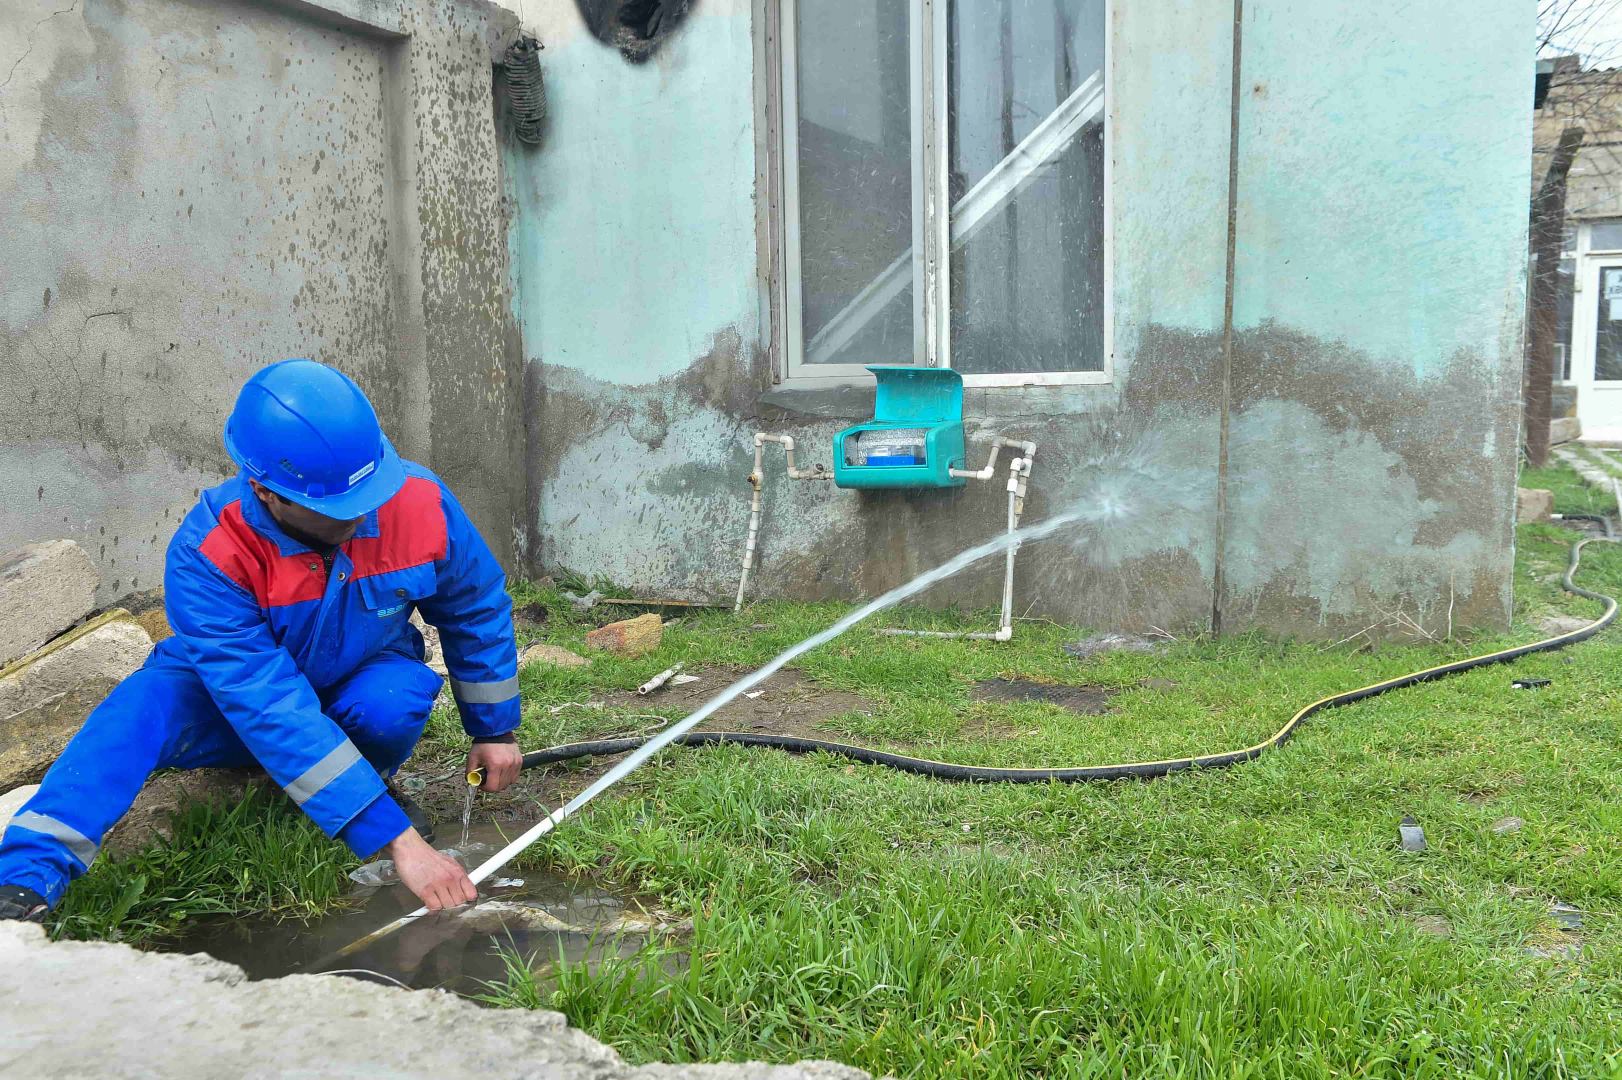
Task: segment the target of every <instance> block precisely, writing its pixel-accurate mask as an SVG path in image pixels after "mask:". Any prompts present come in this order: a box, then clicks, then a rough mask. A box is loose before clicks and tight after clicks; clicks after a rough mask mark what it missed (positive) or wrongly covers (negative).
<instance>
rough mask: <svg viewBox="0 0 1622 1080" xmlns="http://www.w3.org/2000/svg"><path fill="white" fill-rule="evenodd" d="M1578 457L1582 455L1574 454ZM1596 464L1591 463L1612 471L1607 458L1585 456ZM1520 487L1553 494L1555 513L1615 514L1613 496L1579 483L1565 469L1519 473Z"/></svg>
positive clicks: (1573, 475)
mask: <svg viewBox="0 0 1622 1080" xmlns="http://www.w3.org/2000/svg"><path fill="white" fill-rule="evenodd" d="M1578 453H1579V454H1581V453H1582V451H1580V450H1579V451H1578ZM1588 456H1591V457H1593V458H1597V459H1598V460H1596V461H1594V462H1593V463H1594V464H1596V465H1598V466H1599V467H1600V468H1602V469H1604V470H1606V471H1608V472H1609V471H1612V468H1613V463H1612V462H1611V461H1610V460H1608V456H1607V455H1603V454H1592V455H1588ZM1520 486H1521V487H1523V488H1546V489H1548V490H1549V491H1551V492H1553V493H1554V504H1555V507H1556V509H1558V510H1559V511H1561V512H1563V513H1567V514H1614V513H1616V496H1615V495H1613V494H1612V493H1611V492H1609V491H1605V490H1603V489H1600V488H1595V487H1591V486H1589V485H1588V484H1586V483H1584V482H1583V478H1582V477H1580V476H1578V475H1577V473H1576V471H1575V470H1573V469H1571V468H1569V467H1568V466H1565V465H1559V464H1552V465H1550V466H1549V467H1548V468H1544V469H1524V470H1522V471H1521V479H1520Z"/></svg>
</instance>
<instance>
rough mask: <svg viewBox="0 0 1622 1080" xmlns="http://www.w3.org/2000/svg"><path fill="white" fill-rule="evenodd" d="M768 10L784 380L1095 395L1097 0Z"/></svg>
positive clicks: (1101, 179)
mask: <svg viewBox="0 0 1622 1080" xmlns="http://www.w3.org/2000/svg"><path fill="white" fill-rule="evenodd" d="M781 3H782V8H781V13H782V15H781V33H780V43H781V50H782V53H781V66H782V85H781V101H782V116H783V121H782V124H781V130H782V132H783V140H782V157H781V163H782V174H781V184H782V193H783V220H782V253H783V260H782V265H783V267H784V272H783V274H782V282H781V293H780V297H779V299H780V302H781V304H782V309H783V316H784V317H783V349H784V354H785V356H786V357H787V360H788V363H787V369H788V375H789V377H790V378H816V377H834V378H849V377H851V376H853V375H858V374H861V373H862V369H863V367H864V366H865V365H868V364H907V363H915V364H928V365H939V366H950V367H954V368H957V369H958V370H960V371H962V372H963V374H964V377H965V380H966V381H967V382H969V383H970V384H980V385H1023V384H1031V383H1067V382H1101V381H1104V380H1105V379H1106V378H1107V377H1108V364H1107V358H1108V336H1109V322H1108V307H1107V303H1106V290H1107V281H1106V274H1107V271H1106V267H1107V259H1106V252H1105V197H1106V182H1105V174H1106V154H1105V123H1104V116H1105V109H1104V70H1105V55H1104V54H1105V45H1104V41H1105V25H1106V23H1105V10H1104V0H819V2H817V3H816V4H814V5H813V4H812V3H811V0H781Z"/></svg>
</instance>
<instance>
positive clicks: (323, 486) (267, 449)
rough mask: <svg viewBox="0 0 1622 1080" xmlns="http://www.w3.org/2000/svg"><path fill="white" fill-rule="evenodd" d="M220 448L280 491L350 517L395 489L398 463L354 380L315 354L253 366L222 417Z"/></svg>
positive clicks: (399, 479) (401, 476)
mask: <svg viewBox="0 0 1622 1080" xmlns="http://www.w3.org/2000/svg"><path fill="white" fill-rule="evenodd" d="M225 450H226V453H228V454H230V455H231V460H232V461H235V462H236V463H237V464H238V465H240V466H241V467H242V470H243V471H244V472H245V473H247V474H248V475H249V476H251V477H253V478H254V479H255V480H257V481H259V482H260V483H261V484H264V485H265V486H266V487H267V488H269V489H270V490H272V491H274V492H276V493H277V494H278V495H281V496H283V497H284V498H287V499H290V500H291V501H293V502H296V503H298V504H299V505H300V506H306V507H309V508H310V509H311V510H314V511H316V512H317V513H320V514H325V515H327V516H328V517H332V518H338V519H340V520H344V521H347V520H350V519H352V518H358V517H361V516H362V515H365V514H369V513H371V512H372V511H373V510H376V509H377V508H378V507H380V506H382V505H383V504H384V503H386V502H388V501H389V500H390V499H391V498H393V497H394V494H395V492H397V491H399V490H400V487H401V485H403V484H404V483H405V469H404V467H403V466H402V465H401V464H400V455H399V454H397V453H395V452H394V447H393V445H392V444H390V442H389V440H388V437H387V436H385V435H384V434H383V428H382V427H381V426H380V425H379V424H378V422H377V413H376V411H374V410H373V409H372V403H371V402H369V401H367V400H366V395H365V394H363V393H362V392H361V389H360V387H359V386H356V385H355V380H353V379H351V378H350V377H349V376H348V375H345V374H344V373H343V372H341V371H339V370H337V369H336V368H330V367H328V366H327V365H325V364H318V363H316V362H315V361H314V360H283V361H281V362H280V363H276V364H272V365H270V366H269V367H267V368H265V369H263V370H261V371H258V372H256V373H255V374H254V375H253V377H252V378H250V379H249V380H248V381H247V383H245V384H244V385H243V387H242V391H241V393H239V394H238V395H237V403H236V407H235V408H233V409H232V410H231V415H230V417H229V418H228V419H227V420H226V421H225Z"/></svg>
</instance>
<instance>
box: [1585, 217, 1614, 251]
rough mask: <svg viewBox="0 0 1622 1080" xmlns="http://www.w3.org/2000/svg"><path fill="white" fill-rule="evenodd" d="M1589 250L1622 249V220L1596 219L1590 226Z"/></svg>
mask: <svg viewBox="0 0 1622 1080" xmlns="http://www.w3.org/2000/svg"><path fill="white" fill-rule="evenodd" d="M1588 250H1589V251H1622V221H1596V222H1593V223H1592V224H1591V225H1589V226H1588Z"/></svg>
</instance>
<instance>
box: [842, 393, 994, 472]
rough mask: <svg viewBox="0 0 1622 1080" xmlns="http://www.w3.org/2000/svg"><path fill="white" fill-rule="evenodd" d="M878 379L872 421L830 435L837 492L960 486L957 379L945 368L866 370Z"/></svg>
mask: <svg viewBox="0 0 1622 1080" xmlns="http://www.w3.org/2000/svg"><path fill="white" fill-rule="evenodd" d="M867 370H869V371H871V372H872V373H873V377H874V378H875V379H877V380H878V392H877V394H876V396H875V398H874V401H873V419H871V420H869V421H867V422H866V423H865V424H857V425H856V426H855V427H850V428H846V429H845V430H844V431H841V432H840V433H839V434H838V435H835V436H834V455H833V457H834V483H835V484H837V485H839V486H840V487H842V488H946V487H961V486H962V485H963V484H964V482H965V480H964V478H963V477H961V476H953V475H952V470H953V469H962V468H963V465H964V454H963V376H961V375H959V374H958V373H957V372H955V371H952V370H951V369H949V368H928V367H913V366H899V365H898V366H891V365H882V366H875V367H870V368H868V369H867Z"/></svg>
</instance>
